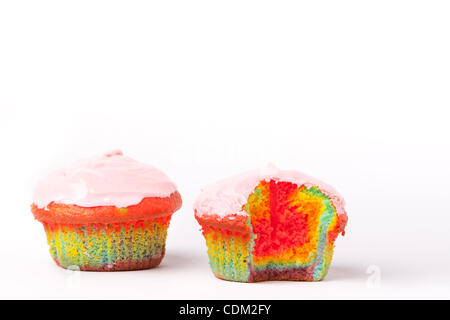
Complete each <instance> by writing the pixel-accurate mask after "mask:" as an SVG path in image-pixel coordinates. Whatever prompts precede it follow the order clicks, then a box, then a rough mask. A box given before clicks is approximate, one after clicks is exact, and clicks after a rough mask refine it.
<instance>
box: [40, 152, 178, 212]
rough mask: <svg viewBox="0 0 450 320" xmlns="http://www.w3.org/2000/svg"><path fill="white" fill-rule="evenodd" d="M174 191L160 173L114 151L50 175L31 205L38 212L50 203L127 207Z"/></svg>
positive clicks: (44, 180) (41, 182)
mask: <svg viewBox="0 0 450 320" xmlns="http://www.w3.org/2000/svg"><path fill="white" fill-rule="evenodd" d="M175 191H177V187H176V185H175V184H174V183H173V182H172V181H170V180H169V178H168V177H167V176H166V175H165V174H164V173H163V172H161V171H160V170H158V169H156V168H154V167H152V166H149V165H147V164H143V163H140V162H138V161H136V160H133V159H131V158H129V157H125V156H124V155H123V153H122V152H121V151H120V150H115V151H112V152H109V153H107V154H105V155H103V156H97V157H93V158H90V159H86V160H81V161H78V162H76V163H75V164H73V165H72V166H70V167H69V168H67V169H65V170H58V171H56V172H54V173H51V174H50V175H48V176H47V177H45V178H44V179H43V180H41V181H40V182H39V183H38V185H37V186H36V189H35V190H34V193H33V202H34V204H35V205H36V206H37V207H38V208H41V209H42V208H45V207H47V205H49V204H50V203H51V202H56V203H64V204H75V205H78V206H81V207H96V206H116V207H127V206H130V205H134V204H138V203H139V202H141V200H142V199H143V198H145V197H168V196H170V195H171V194H172V193H173V192H175Z"/></svg>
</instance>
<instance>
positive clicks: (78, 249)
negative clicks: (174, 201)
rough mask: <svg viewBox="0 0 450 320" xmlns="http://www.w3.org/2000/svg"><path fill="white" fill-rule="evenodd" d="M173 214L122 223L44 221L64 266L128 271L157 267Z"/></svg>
mask: <svg viewBox="0 0 450 320" xmlns="http://www.w3.org/2000/svg"><path fill="white" fill-rule="evenodd" d="M169 223H170V216H163V217H158V218H154V219H148V220H138V221H131V222H120V223H105V224H98V223H90V224H67V223H53V222H52V223H49V222H44V223H43V225H44V229H45V231H46V234H47V242H48V244H49V247H50V254H51V256H52V257H53V259H54V260H55V262H56V263H57V265H59V266H60V267H63V268H67V269H77V270H82V271H126V270H140V269H148V268H152V267H156V266H157V265H159V264H160V263H161V261H162V259H163V257H164V252H165V241H166V236H167V229H168V227H169Z"/></svg>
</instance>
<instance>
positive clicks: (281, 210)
mask: <svg viewBox="0 0 450 320" xmlns="http://www.w3.org/2000/svg"><path fill="white" fill-rule="evenodd" d="M194 211H195V217H196V219H197V221H198V222H199V223H200V225H201V227H202V232H203V235H204V237H205V239H206V244H207V246H208V255H209V260H210V265H211V269H212V271H213V272H214V274H215V275H216V276H217V277H218V278H220V279H225V280H233V281H242V282H255V281H263V280H305V281H316V280H321V279H323V278H324V277H325V275H326V274H327V271H328V268H329V266H330V263H331V259H332V256H333V248H334V242H335V240H336V238H337V236H338V235H339V234H340V233H342V234H344V228H345V225H346V223H347V214H346V212H345V209H344V200H343V198H342V197H341V196H340V195H339V194H338V193H337V192H336V191H335V190H334V189H333V188H332V187H331V186H329V185H327V184H325V183H323V182H321V181H319V180H317V179H315V178H312V177H309V176H307V175H305V174H303V173H300V172H297V171H285V170H279V169H277V168H276V167H274V166H271V165H270V166H267V167H266V168H263V169H260V170H253V171H249V172H246V173H243V174H240V175H236V176H234V177H231V178H228V179H225V180H222V181H219V182H217V183H215V184H212V185H210V186H208V187H206V188H205V189H204V190H203V191H202V193H201V194H200V196H199V197H198V199H197V200H196V202H195V204H194Z"/></svg>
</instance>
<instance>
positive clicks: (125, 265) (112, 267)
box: [53, 253, 164, 271]
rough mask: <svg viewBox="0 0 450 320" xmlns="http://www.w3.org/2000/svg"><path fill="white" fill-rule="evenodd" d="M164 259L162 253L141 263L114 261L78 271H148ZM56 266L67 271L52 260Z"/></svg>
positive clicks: (85, 267) (56, 260)
mask: <svg viewBox="0 0 450 320" xmlns="http://www.w3.org/2000/svg"><path fill="white" fill-rule="evenodd" d="M163 258H164V253H163V254H162V255H161V256H160V257H159V258H147V259H143V260H141V261H116V262H115V263H114V264H108V265H104V266H100V267H91V266H89V265H85V266H83V267H81V268H80V271H132V270H144V269H150V268H153V267H156V266H158V265H159V264H160V263H161V261H162V259H163ZM53 260H54V261H55V262H56V264H57V265H58V266H60V267H61V268H64V269H68V267H65V266H63V265H61V263H60V262H59V261H58V259H56V258H54V259H53Z"/></svg>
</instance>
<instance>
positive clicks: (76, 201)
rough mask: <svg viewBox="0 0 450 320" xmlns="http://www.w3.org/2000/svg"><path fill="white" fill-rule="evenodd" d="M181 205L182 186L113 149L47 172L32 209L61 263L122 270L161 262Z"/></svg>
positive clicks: (147, 266)
mask: <svg viewBox="0 0 450 320" xmlns="http://www.w3.org/2000/svg"><path fill="white" fill-rule="evenodd" d="M180 207H181V196H180V194H179V193H178V191H177V187H176V186H175V184H174V183H173V182H172V181H170V180H169V178H168V177H167V176H166V175H165V174H164V173H163V172H161V171H160V170H158V169H156V168H154V167H152V166H149V165H146V164H143V163H140V162H138V161H135V160H133V159H131V158H129V157H125V156H123V154H122V152H121V151H113V152H110V153H108V154H105V155H103V156H97V157H93V158H91V159H87V160H82V161H79V162H77V163H75V164H74V165H72V166H70V167H69V168H67V169H64V170H58V171H56V172H54V173H52V174H50V175H48V176H47V177H46V178H44V179H43V180H42V181H40V182H39V183H38V185H37V187H36V189H35V191H34V193H33V204H32V205H31V211H32V212H33V215H34V217H35V218H36V219H37V220H39V221H40V222H41V223H42V224H43V225H44V229H45V232H46V234H47V242H48V245H49V247H50V254H51V256H52V257H53V259H54V260H55V262H56V263H57V264H58V265H59V266H61V267H63V268H69V267H70V268H79V269H80V270H88V271H121V270H138V269H148V268H152V267H155V266H157V265H159V264H160V262H161V260H162V259H163V257H164V253H165V241H166V236H167V229H168V227H169V223H170V219H171V216H172V214H173V213H174V212H175V211H177V210H178V209H179V208H180Z"/></svg>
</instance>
